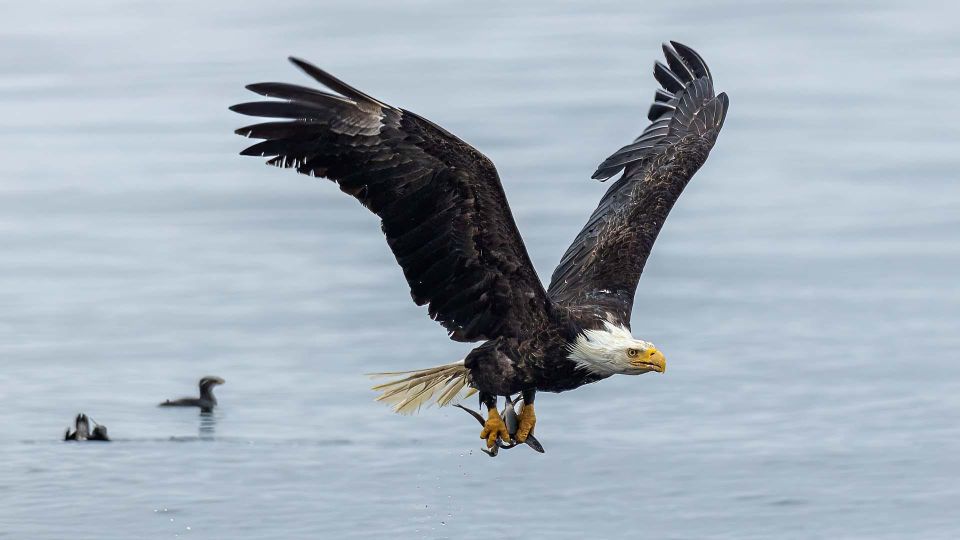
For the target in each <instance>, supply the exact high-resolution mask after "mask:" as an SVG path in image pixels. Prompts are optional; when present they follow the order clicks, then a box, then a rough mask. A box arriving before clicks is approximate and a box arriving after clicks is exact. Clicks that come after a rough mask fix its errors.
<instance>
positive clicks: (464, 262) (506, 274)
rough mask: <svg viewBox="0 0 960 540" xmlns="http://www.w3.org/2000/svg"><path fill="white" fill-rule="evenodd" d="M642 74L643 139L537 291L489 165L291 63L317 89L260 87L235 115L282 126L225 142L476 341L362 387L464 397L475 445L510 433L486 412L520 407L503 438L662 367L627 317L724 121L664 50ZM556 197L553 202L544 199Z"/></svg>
mask: <svg viewBox="0 0 960 540" xmlns="http://www.w3.org/2000/svg"><path fill="white" fill-rule="evenodd" d="M663 52H664V54H665V55H666V63H665V64H664V63H661V62H657V63H656V64H655V65H654V69H653V75H654V77H655V78H656V80H657V81H658V82H659V83H660V85H661V87H662V88H661V89H659V90H657V91H656V93H655V94H654V98H653V105H652V106H651V107H650V111H649V114H648V115H647V118H648V119H649V120H650V124H649V125H648V126H647V127H646V129H644V130H643V132H642V133H641V134H640V136H639V137H638V138H637V139H635V140H634V141H633V142H632V143H630V144H628V145H627V146H624V147H623V148H621V149H619V150H617V151H616V152H614V153H613V155H611V156H610V157H609V158H607V159H606V160H605V161H603V163H601V164H600V166H599V167H598V168H597V170H596V172H595V173H594V174H593V178H595V179H597V180H600V181H604V180H607V179H609V178H611V177H613V176H616V175H618V174H620V173H622V175H621V176H620V178H619V179H618V180H617V181H616V182H614V183H613V185H611V186H610V188H609V189H608V190H607V192H606V194H605V195H604V196H603V197H602V198H601V199H600V204H599V206H598V207H597V209H596V210H595V211H594V212H593V214H592V215H591V216H590V218H589V219H588V220H587V223H586V225H584V227H583V230H582V231H581V232H580V234H579V235H577V237H576V238H575V239H574V241H573V244H571V245H570V247H569V248H568V249H567V251H566V253H565V254H564V255H563V257H562V258H561V259H560V264H559V265H558V266H557V268H556V270H554V272H553V277H552V279H551V280H550V284H549V286H548V287H547V288H546V289H544V287H543V285H542V284H541V282H540V279H539V278H538V277H537V273H536V271H535V270H534V267H533V265H532V264H531V262H530V257H529V256H528V254H527V249H526V247H525V246H524V244H523V239H522V238H521V237H520V233H519V231H518V230H517V226H516V224H515V223H514V219H513V215H512V214H511V212H510V207H509V205H508V204H507V199H506V196H505V195H504V191H503V188H502V186H501V184H500V179H499V177H498V175H497V170H496V169H495V168H494V166H493V163H492V162H491V161H490V160H489V159H488V158H487V157H486V156H484V155H483V154H481V153H480V152H479V151H478V150H477V149H476V148H474V147H472V146H470V145H469V144H467V143H466V142H464V141H462V140H460V139H459V138H457V137H456V136H454V135H453V134H451V133H450V132H448V131H447V130H445V129H443V128H441V127H440V126H438V125H436V124H434V123H433V122H431V121H429V120H427V119H426V118H423V117H422V116H419V115H417V114H414V113H412V112H410V111H407V110H404V109H400V108H397V107H393V106H391V105H388V104H386V103H384V102H382V101H380V100H378V99H376V98H373V97H371V96H369V95H367V94H365V93H363V92H361V91H359V90H357V89H355V88H353V87H351V86H350V85H348V84H346V83H345V82H343V81H341V80H339V79H337V78H336V77H334V76H332V75H330V74H329V73H327V72H325V71H323V70H321V69H319V68H317V67H315V66H312V65H310V64H308V63H307V62H304V61H303V60H298V59H296V58H291V59H290V61H291V62H293V63H294V64H295V65H296V66H297V67H299V68H300V69H302V70H303V71H304V72H306V73H307V75H309V76H311V77H313V78H314V79H316V80H317V81H318V82H319V83H320V84H322V85H323V86H325V87H326V90H320V89H315V88H307V87H303V86H297V85H292V84H286V83H277V82H267V83H257V84H251V85H249V86H247V88H248V89H249V90H251V91H253V92H255V93H257V94H260V95H263V96H266V97H268V98H276V99H274V100H267V101H256V102H251V103H242V104H239V105H234V106H233V107H231V109H232V110H233V111H236V112H238V113H241V114H245V115H249V116H258V117H268V118H276V119H280V120H279V121H269V122H265V123H259V124H255V125H251V126H247V127H244V128H240V129H238V130H236V133H238V134H240V135H243V136H245V137H250V138H254V139H263V140H262V141H261V142H258V143H257V144H254V145H253V146H250V147H249V148H247V149H245V150H244V151H243V152H241V154H242V155H248V156H266V157H269V158H270V159H269V160H268V161H267V164H269V165H274V166H277V167H285V168H293V169H296V170H297V171H298V172H300V173H303V174H307V175H310V176H320V177H325V178H328V179H330V180H332V181H334V182H336V183H337V185H338V186H339V187H340V189H341V190H342V191H344V192H346V193H347V194H349V195H352V196H353V197H355V198H356V199H357V200H358V201H360V203H361V204H362V205H363V206H364V207H366V208H367V209H368V210H370V211H371V212H373V213H374V214H376V215H377V216H378V217H379V218H380V221H381V228H382V230H383V233H384V234H385V235H386V237H387V243H388V244H389V246H390V249H391V250H392V251H393V254H394V255H395V256H396V259H397V262H398V263H399V264H400V266H401V267H402V269H403V274H404V276H405V277H406V280H407V283H408V284H409V286H410V292H411V295H412V297H413V301H414V302H416V303H417V304H418V305H428V306H429V308H428V313H429V315H430V317H431V318H433V319H434V320H436V321H437V322H439V323H440V324H441V325H443V327H444V328H446V329H447V331H448V333H449V336H450V338H451V339H453V340H454V341H460V342H478V341H479V342H482V343H481V344H480V345H479V346H478V347H476V348H475V349H473V350H472V351H470V352H469V353H468V354H467V355H466V357H465V358H464V359H463V360H460V361H458V362H455V363H452V364H447V365H443V366H439V367H434V368H429V369H424V370H420V371H410V372H399V373H387V374H383V375H391V376H396V377H397V379H396V380H393V381H391V382H387V383H385V384H381V385H379V386H376V387H374V388H375V389H376V390H378V391H380V392H382V393H381V395H380V397H379V398H378V399H380V400H383V401H386V402H388V403H392V404H393V405H394V408H395V410H396V411H398V412H401V413H411V412H414V411H416V410H418V409H419V408H420V406H421V405H423V404H425V403H428V402H430V401H431V400H435V401H436V402H437V403H438V404H439V405H446V404H449V403H451V402H452V401H454V400H455V399H456V398H458V397H461V395H463V397H465V396H466V395H470V394H472V393H473V392H479V393H480V402H481V403H482V404H484V405H486V407H487V409H488V411H487V416H488V417H487V420H486V422H485V423H484V428H483V431H482V432H481V437H483V438H484V439H486V443H487V446H488V447H490V448H492V447H493V446H494V445H495V444H496V441H497V438H498V437H499V438H500V439H501V440H504V441H509V440H510V434H509V432H508V430H507V428H506V426H505V425H504V422H503V419H502V418H501V416H500V414H499V413H498V411H497V397H498V396H511V395H514V394H517V393H520V394H522V398H523V402H524V407H523V410H522V411H521V413H520V418H519V427H518V429H517V432H516V434H515V435H514V436H515V437H516V439H517V440H518V441H525V440H526V439H527V437H528V436H529V434H530V433H531V432H532V431H533V427H534V425H535V422H536V416H535V415H534V409H533V404H534V397H535V395H536V392H537V391H546V392H563V391H565V390H571V389H574V388H577V387H579V386H582V385H584V384H588V383H592V382H596V381H599V380H601V379H605V378H607V377H609V376H611V375H614V374H618V373H619V374H625V375H639V374H641V373H647V372H650V371H656V372H663V371H664V369H665V367H666V364H665V360H664V356H663V354H661V352H660V351H659V350H658V349H657V348H656V347H654V345H653V344H652V343H650V342H648V341H644V340H642V339H638V338H635V337H634V336H633V335H632V334H631V330H630V314H631V311H632V309H633V303H634V293H635V291H636V288H637V282H638V280H639V279H640V273H641V272H642V271H643V267H644V264H645V263H646V261H647V257H648V256H649V255H650V250H651V248H652V247H653V243H654V241H655V240H656V238H657V234H658V233H659V232H660V228H661V227H662V226H663V223H664V220H665V219H666V217H667V214H668V213H669V212H670V209H671V208H672V207H673V205H674V203H675V202H676V201H677V199H678V197H679V196H680V193H681V192H682V191H683V189H684V187H686V185H687V182H689V181H690V179H691V178H692V177H693V175H694V173H695V172H696V171H697V170H698V169H699V168H700V167H701V166H702V165H703V163H704V162H705V161H706V159H707V156H708V155H709V153H710V149H711V148H712V147H713V145H714V142H715V141H716V138H717V135H718V134H719V133H720V128H721V127H722V126H723V121H724V118H725V117H726V114H727V107H728V103H729V102H728V100H727V96H726V94H723V93H721V94H715V93H714V88H713V78H712V76H711V75H710V70H709V69H708V68H707V65H706V63H704V61H703V59H702V58H700V55H699V54H697V53H696V52H695V51H694V50H693V49H691V48H690V47H687V46H685V45H682V44H680V43H677V42H671V43H670V44H664V45H663ZM558 196H559V194H558Z"/></svg>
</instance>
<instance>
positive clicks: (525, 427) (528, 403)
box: [517, 389, 537, 442]
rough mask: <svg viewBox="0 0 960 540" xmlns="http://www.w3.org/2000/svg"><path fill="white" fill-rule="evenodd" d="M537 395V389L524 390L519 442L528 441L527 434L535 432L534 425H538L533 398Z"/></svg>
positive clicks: (518, 435) (518, 430) (518, 432)
mask: <svg viewBox="0 0 960 540" xmlns="http://www.w3.org/2000/svg"><path fill="white" fill-rule="evenodd" d="M536 396H537V390H536V389H530V390H524V391H523V410H521V411H520V419H519V424H520V425H519V426H518V427H517V442H526V440H527V436H529V435H530V434H531V433H533V427H534V426H536V425H537V415H536V414H534V413H533V398H535V397H536Z"/></svg>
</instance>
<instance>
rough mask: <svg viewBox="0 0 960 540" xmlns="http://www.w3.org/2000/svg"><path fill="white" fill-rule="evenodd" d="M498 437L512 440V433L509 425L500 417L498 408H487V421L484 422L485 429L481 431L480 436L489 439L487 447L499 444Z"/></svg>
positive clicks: (505, 440)
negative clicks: (508, 429) (508, 427)
mask: <svg viewBox="0 0 960 540" xmlns="http://www.w3.org/2000/svg"><path fill="white" fill-rule="evenodd" d="M497 437H500V439H502V440H503V442H510V433H509V432H508V431H507V426H506V425H505V424H504V423H503V420H502V419H501V418H500V413H499V412H497V408H496V407H494V408H492V409H488V410H487V421H486V422H484V424H483V431H481V432H480V438H481V439H486V440H487V448H493V447H494V446H495V445H496V444H497Z"/></svg>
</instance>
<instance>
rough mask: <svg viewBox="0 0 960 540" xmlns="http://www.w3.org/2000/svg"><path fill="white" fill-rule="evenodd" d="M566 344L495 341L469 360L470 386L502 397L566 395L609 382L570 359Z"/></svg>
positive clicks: (472, 354) (483, 347)
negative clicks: (524, 393)
mask: <svg viewBox="0 0 960 540" xmlns="http://www.w3.org/2000/svg"><path fill="white" fill-rule="evenodd" d="M566 354H567V347H566V345H565V343H516V342H508V341H506V340H493V341H488V342H487V343H485V344H483V345H481V346H480V347H477V348H476V349H474V350H473V351H472V352H471V353H470V354H469V355H468V356H467V358H466V360H465V365H466V367H467V368H468V369H469V370H470V384H471V386H473V387H474V388H476V389H477V390H480V391H481V392H487V393H490V394H494V395H498V396H507V395H513V394H517V393H519V392H522V391H524V390H531V389H533V390H537V391H541V392H565V391H567V390H573V389H574V388H577V387H580V386H583V385H585V384H589V383H592V382H596V381H599V380H601V379H605V378H606V376H604V375H597V374H594V373H591V372H589V371H586V370H584V369H581V368H579V367H578V366H577V364H576V363H575V362H573V361H572V360H569V359H568V358H567V356H566Z"/></svg>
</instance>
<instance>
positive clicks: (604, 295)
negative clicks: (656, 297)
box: [548, 41, 729, 325]
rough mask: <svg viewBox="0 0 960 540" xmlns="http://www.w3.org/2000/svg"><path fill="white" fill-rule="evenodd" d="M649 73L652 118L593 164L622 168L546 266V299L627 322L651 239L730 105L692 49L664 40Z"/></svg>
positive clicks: (602, 169)
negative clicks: (656, 85) (551, 266)
mask: <svg viewBox="0 0 960 540" xmlns="http://www.w3.org/2000/svg"><path fill="white" fill-rule="evenodd" d="M663 52H664V55H665V56H666V59H667V64H668V65H664V64H661V63H660V62H657V63H656V64H655V66H654V70H653V74H654V77H656V79H657V81H659V82H660V84H661V86H662V87H663V89H661V90H657V93H656V94H655V96H654V103H653V105H652V106H651V107H650V112H649V114H648V118H649V119H650V120H651V122H652V123H651V124H650V125H649V126H648V127H647V128H646V129H645V130H644V131H643V133H642V134H641V135H640V137H638V138H637V139H636V140H635V141H633V143H631V144H629V145H627V146H624V147H623V148H621V149H620V150H617V151H616V152H615V153H614V154H613V155H611V156H610V157H608V158H607V159H606V160H605V161H604V162H603V163H601V164H600V166H599V167H598V168H597V172H595V173H594V174H593V177H594V178H597V179H600V180H606V179H607V178H610V177H611V176H614V175H616V174H617V173H619V172H620V171H623V176H622V177H621V178H620V179H619V180H617V181H616V182H615V183H614V184H613V185H612V186H611V187H610V189H609V190H608V191H607V193H606V195H604V196H603V199H601V201H600V205H599V206H598V207H597V209H596V211H594V213H593V215H591V216H590V219H589V220H588V221H587V224H586V225H585V226H584V227H583V230H582V231H580V234H579V235H577V238H576V239H574V241H573V244H572V245H571V246H570V247H569V248H568V249H567V252H566V253H565V254H564V255H563V258H562V259H561V260H560V264H559V265H558V266H557V268H556V270H554V272H553V279H552V280H551V283H550V288H549V289H548V294H549V295H550V298H551V299H552V300H554V301H555V302H557V303H559V304H564V305H566V306H569V307H577V306H583V307H589V308H592V309H593V310H595V311H602V312H607V313H610V314H611V315H613V316H615V317H616V319H617V320H618V322H620V323H621V324H624V325H629V322H630V312H631V309H632V307H633V295H634V292H635V291H636V288H637V282H638V281H639V279H640V273H641V272H643V266H644V264H645V263H646V261H647V257H648V256H649V255H650V250H651V248H652V247H653V242H654V241H655V240H656V238H657V234H658V233H659V232H660V228H661V227H662V226H663V222H664V220H665V219H666V218H667V214H668V213H669V212H670V209H671V208H672V207H673V204H674V203H675V202H676V201H677V198H679V197H680V193H681V192H682V191H683V188H684V187H686V185H687V182H689V181H690V178H692V177H693V175H694V173H696V172H697V170H698V169H699V168H700V166H701V165H703V163H704V161H706V159H707V156H708V155H709V153H710V149H711V148H712V147H713V144H714V142H716V140H717V135H718V134H719V133H720V128H721V127H723V120H724V118H725V117H726V114H727V106H728V104H729V102H728V100H727V96H726V94H723V93H721V94H720V95H714V91H713V77H712V76H711V75H710V70H709V69H708V68H707V64H706V63H705V62H704V61H703V59H702V58H700V55H699V54H697V53H696V52H694V50H693V49H691V48H689V47H687V46H685V45H682V44H680V43H677V42H675V41H673V42H671V45H666V44H664V46H663Z"/></svg>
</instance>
